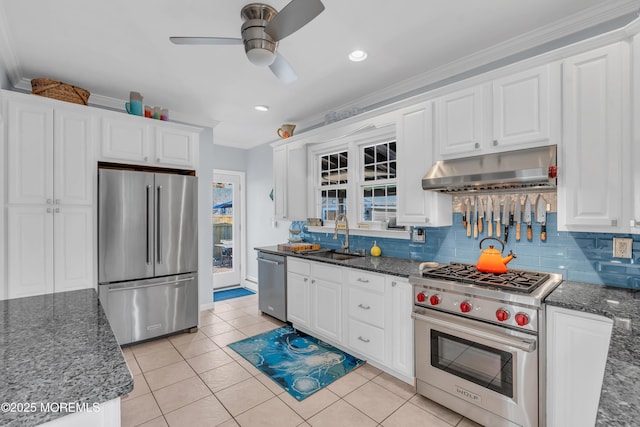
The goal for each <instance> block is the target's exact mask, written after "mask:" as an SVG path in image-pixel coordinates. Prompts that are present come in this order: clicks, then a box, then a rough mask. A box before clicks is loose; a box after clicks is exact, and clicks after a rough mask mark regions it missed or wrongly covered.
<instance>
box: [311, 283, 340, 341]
mask: <svg viewBox="0 0 640 427" xmlns="http://www.w3.org/2000/svg"><path fill="white" fill-rule="evenodd" d="M311 284H312V289H313V299H312V303H313V307H314V308H313V310H312V312H313V324H312V325H311V328H312V330H314V331H317V332H318V333H319V334H322V336H324V337H326V338H329V339H332V340H334V341H335V342H337V343H339V342H341V341H342V284H341V283H335V282H329V281H326V280H322V279H320V278H316V277H314V278H313V279H311Z"/></svg>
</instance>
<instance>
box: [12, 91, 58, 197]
mask: <svg viewBox="0 0 640 427" xmlns="http://www.w3.org/2000/svg"><path fill="white" fill-rule="evenodd" d="M7 127H8V131H7V135H8V140H7V171H8V174H7V179H8V183H7V184H8V198H7V202H8V203H11V204H18V203H19V204H45V203H52V202H53V108H51V107H49V106H46V105H39V104H37V103H35V102H26V101H19V100H14V99H11V100H9V101H8V126H7Z"/></svg>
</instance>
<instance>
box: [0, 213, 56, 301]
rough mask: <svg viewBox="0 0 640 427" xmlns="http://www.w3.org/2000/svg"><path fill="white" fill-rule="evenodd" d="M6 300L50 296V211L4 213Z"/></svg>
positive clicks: (51, 267) (51, 235) (51, 259)
mask: <svg viewBox="0 0 640 427" xmlns="http://www.w3.org/2000/svg"><path fill="white" fill-rule="evenodd" d="M7 248H9V250H8V254H7V255H8V259H7V260H8V263H7V279H8V291H9V294H8V297H9V298H20V297H27V296H32V295H40V294H46V293H51V292H53V280H54V278H53V208H51V207H45V206H9V208H8V209H7Z"/></svg>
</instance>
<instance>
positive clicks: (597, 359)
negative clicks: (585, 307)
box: [546, 306, 613, 427]
mask: <svg viewBox="0 0 640 427" xmlns="http://www.w3.org/2000/svg"><path fill="white" fill-rule="evenodd" d="M546 316H547V354H546V356H547V378H546V379H547V426H548V427H582V426H593V425H594V424H595V422H596V416H597V411H598V404H599V401H600V390H601V388H602V380H603V378H604V369H605V364H606V361H607V353H608V351H609V340H610V338H611V330H612V327H613V321H612V320H611V319H608V318H606V317H602V316H597V315H594V314H590V313H583V312H581V311H575V310H568V309H565V308H560V307H553V306H547V314H546Z"/></svg>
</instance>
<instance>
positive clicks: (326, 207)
mask: <svg viewBox="0 0 640 427" xmlns="http://www.w3.org/2000/svg"><path fill="white" fill-rule="evenodd" d="M319 160H320V185H319V187H320V198H319V202H320V217H321V218H322V219H323V220H330V221H333V220H335V219H336V217H337V216H338V214H342V213H346V212H347V185H348V183H349V182H348V181H349V180H348V175H349V173H348V169H349V152H348V151H346V150H345V151H340V152H337V153H331V154H324V155H321V156H319Z"/></svg>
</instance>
